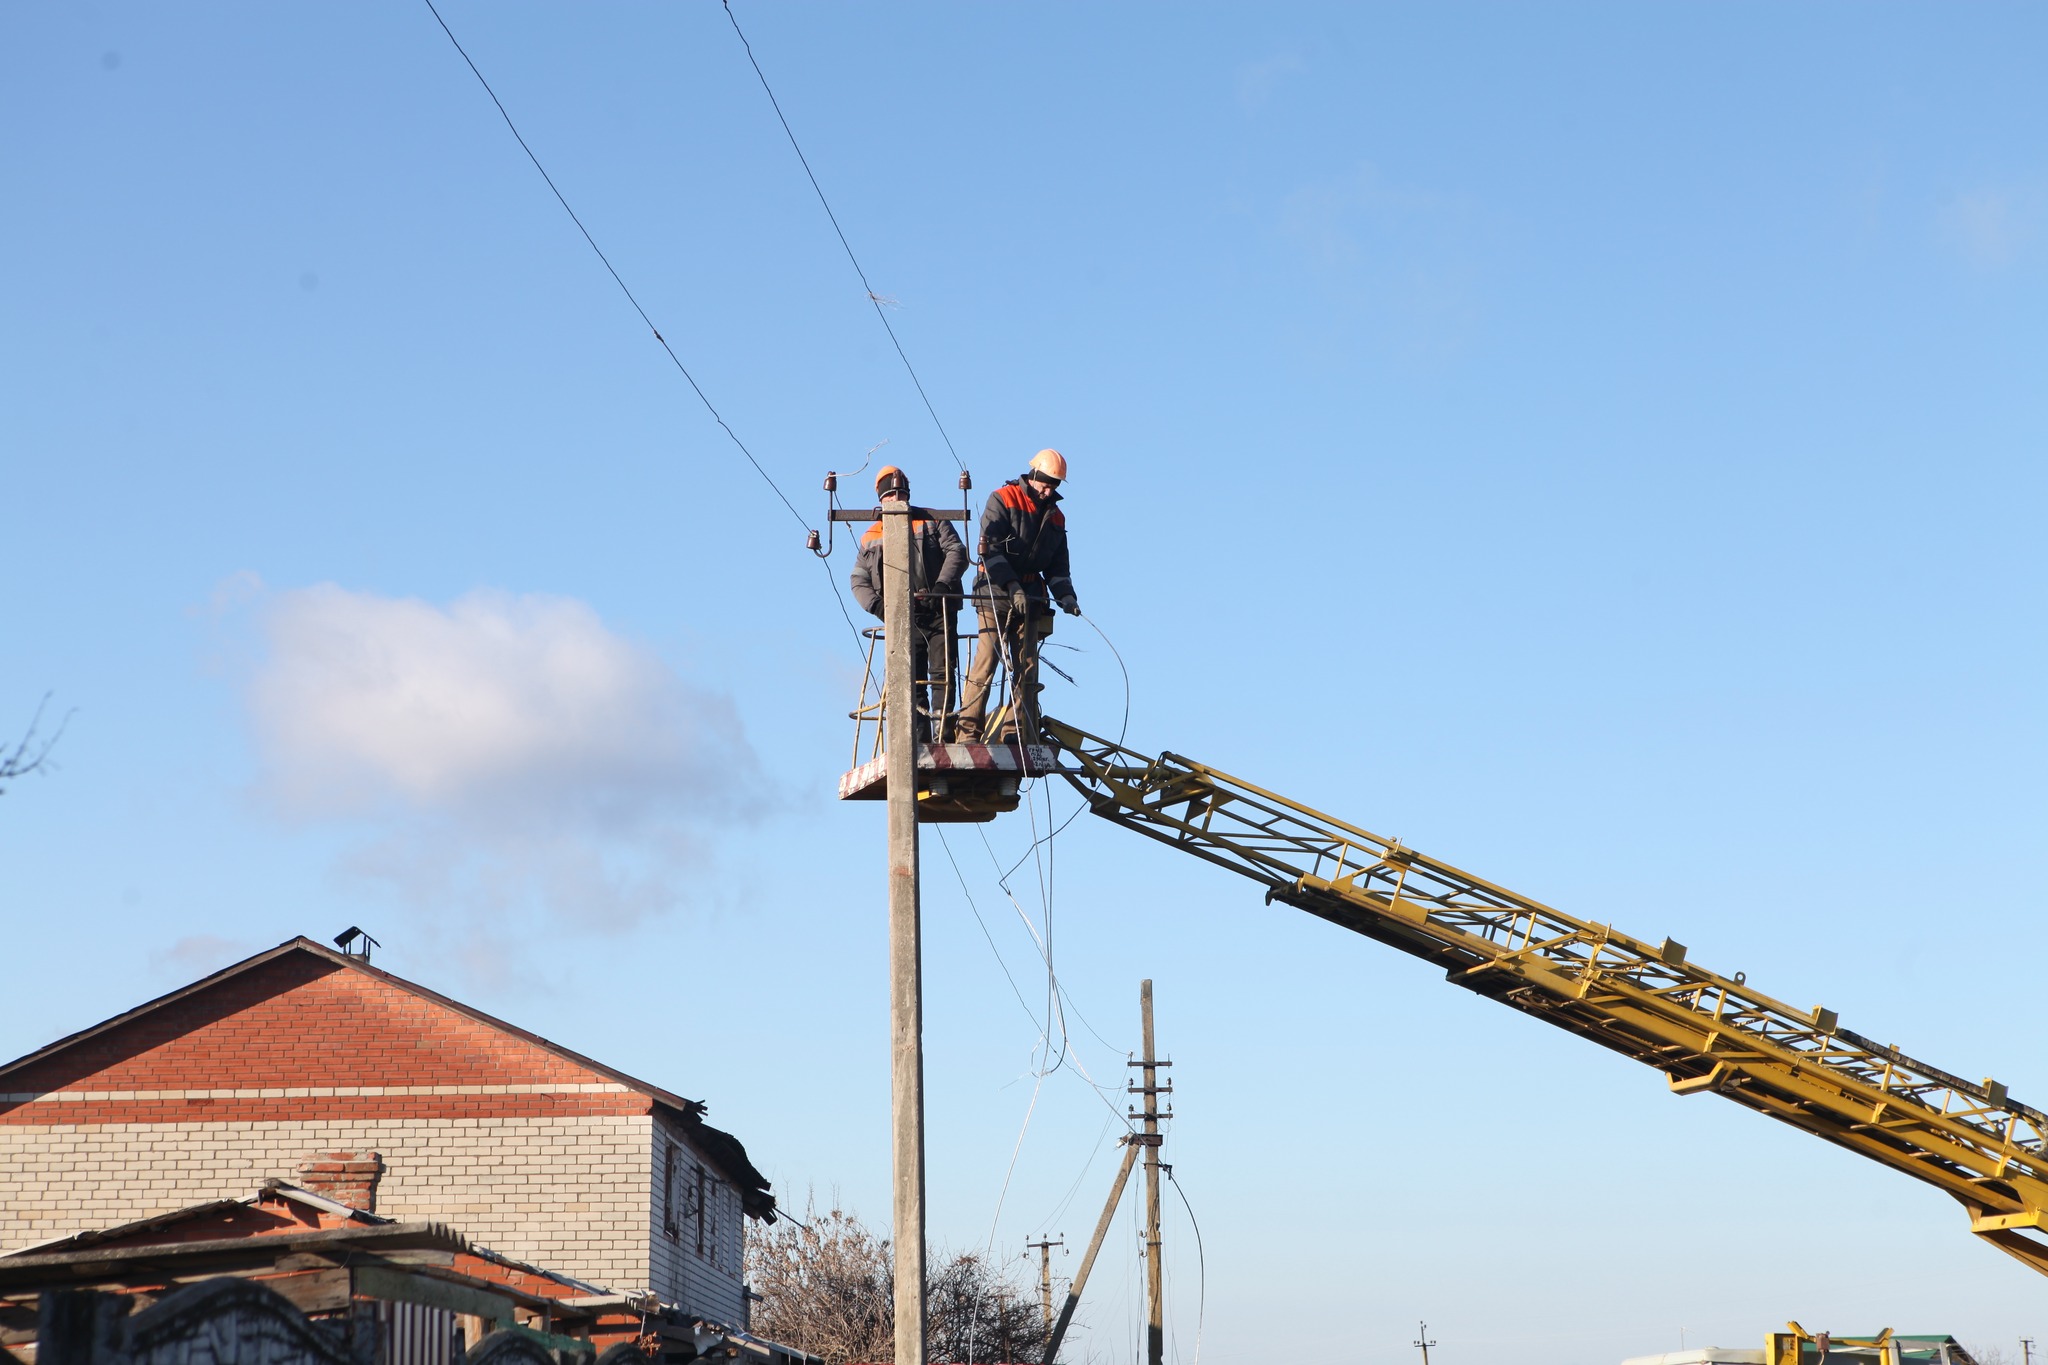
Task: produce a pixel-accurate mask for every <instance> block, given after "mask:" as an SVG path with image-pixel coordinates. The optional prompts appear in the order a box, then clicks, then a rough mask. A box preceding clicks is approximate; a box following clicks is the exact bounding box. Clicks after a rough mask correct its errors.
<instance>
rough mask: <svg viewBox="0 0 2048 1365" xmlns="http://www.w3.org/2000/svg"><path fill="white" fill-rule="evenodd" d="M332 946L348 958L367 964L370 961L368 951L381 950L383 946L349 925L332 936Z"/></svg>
mask: <svg viewBox="0 0 2048 1365" xmlns="http://www.w3.org/2000/svg"><path fill="white" fill-rule="evenodd" d="M357 945H361V946H360V947H359V946H357ZM334 946H335V947H337V948H339V949H341V950H342V951H343V952H344V953H347V954H348V955H349V956H350V957H359V958H361V959H362V960H363V961H365V962H368V961H369V960H370V949H372V948H382V947H383V946H384V945H383V944H381V943H379V942H377V940H376V939H374V938H371V937H370V936H369V935H368V934H366V933H364V932H363V931H362V930H360V929H358V928H356V926H355V925H353V924H351V925H350V926H349V927H348V928H346V929H344V930H342V931H341V932H340V933H338V934H336V935H335V936H334Z"/></svg>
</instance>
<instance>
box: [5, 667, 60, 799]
mask: <svg viewBox="0 0 2048 1365" xmlns="http://www.w3.org/2000/svg"><path fill="white" fill-rule="evenodd" d="M52 695H54V694H52V693H49V692H45V693H43V699H42V700H41V701H40V702H37V703H36V713H35V716H34V718H32V719H31V720H30V721H29V723H28V730H27V732H26V733H25V734H23V735H22V737H21V738H20V739H19V740H18V741H16V742H15V745H14V747H13V748H12V749H11V750H10V749H4V748H0V784H5V783H8V782H12V781H13V780H14V779H15V778H17V777H27V776H28V775H29V774H30V773H35V772H50V771H54V770H55V768H56V766H57V765H56V764H54V763H52V762H50V750H52V749H54V748H56V747H57V741H58V740H60V739H62V738H64V731H65V728H66V727H67V726H69V725H70V724H71V718H72V717H73V716H74V715H76V714H78V708H77V707H73V708H72V709H71V710H69V711H66V712H65V713H64V718H63V719H62V720H60V721H58V722H57V729H56V732H55V733H54V734H52V735H51V736H50V737H49V738H48V739H43V738H41V737H40V735H39V732H40V731H41V730H42V728H43V713H44V712H45V711H47V710H48V709H49V707H50V698H51V696H52ZM6 790H7V788H6V786H5V785H0V794H4V793H5V792H6Z"/></svg>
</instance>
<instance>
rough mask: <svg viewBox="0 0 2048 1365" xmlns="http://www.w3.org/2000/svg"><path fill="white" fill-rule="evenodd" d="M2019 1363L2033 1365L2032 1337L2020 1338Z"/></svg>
mask: <svg viewBox="0 0 2048 1365" xmlns="http://www.w3.org/2000/svg"><path fill="white" fill-rule="evenodd" d="M2020 1365H2034V1339H2033V1338H2032V1337H2021V1338H2020Z"/></svg>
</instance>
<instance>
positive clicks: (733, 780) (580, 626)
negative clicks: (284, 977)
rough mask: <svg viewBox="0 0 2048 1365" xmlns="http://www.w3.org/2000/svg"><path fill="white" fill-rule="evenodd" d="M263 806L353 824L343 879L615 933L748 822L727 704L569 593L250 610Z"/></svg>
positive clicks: (301, 602)
mask: <svg viewBox="0 0 2048 1365" xmlns="http://www.w3.org/2000/svg"><path fill="white" fill-rule="evenodd" d="M262 624H263V634H264V638H265V644H266V647H267V648H266V658H265V659H264V661H263V662H262V663H261V664H260V665H259V666H258V668H257V669H256V671H255V673H254V675H253V677H252V678H251V680H250V683H249V689H248V702H249V708H250V714H251V718H252V721H253V723H254V726H255V730H256V735H257V739H258V746H259V750H260V754H261V758H262V764H263V775H262V779H261V782H260V784H259V788H258V790H259V794H260V795H261V797H262V798H263V799H264V800H265V801H266V802H267V803H268V804H269V805H271V807H272V808H273V809H274V810H276V811H277V812H278V813H280V814H282V815H285V816H287V817H290V818H293V819H298V820H308V821H312V820H346V821H352V822H357V823H359V824H361V825H362V826H363V827H364V829H365V832H366V838H365V840H364V842H362V843H361V844H359V845H358V846H357V847H356V848H355V849H354V850H353V851H352V852H350V853H349V854H348V855H346V856H345V858H344V859H343V862H342V870H343V871H344V873H345V874H346V875H348V876H350V877H353V878H359V879H365V880H368V881H370V882H373V883H379V884H382V885H386V886H389V887H392V888H395V889H397V890H399V891H401V892H402V893H404V895H405V896H406V898H407V899H409V900H411V901H413V902H415V903H420V904H429V905H433V906H435V907H437V908H442V909H448V908H454V909H464V908H466V909H469V910H472V911H487V912H489V913H491V914H493V915H502V914H504V913H506V912H515V911H518V910H521V909H526V910H529V911H532V912H534V913H537V914H542V915H549V916H553V917H557V918H561V919H566V920H570V921H574V922H576V923H579V924H583V925H589V926H596V927H624V926H627V925H630V924H632V923H634V922H637V921H639V920H641V919H643V918H645V917H647V916H648V915H651V914H655V913H659V912H660V911H662V910H665V909H667V908H669V907H670V906H671V905H673V904H675V903H677V902H678V901H680V900H683V899H686V898H687V890H686V887H685V885H684V881H685V877H686V874H689V873H691V872H693V871H696V872H700V873H701V865H702V861H703V857H704V854H705V850H706V847H707V839H706V834H707V832H708V830H709V829H711V828H712V827H714V826H718V825H724V824H730V823H733V822H741V821H747V820H750V819H752V818H754V817H755V816H756V815H758V814H759V813H760V810H761V808H762V806H763V783H762V780H761V776H760V772H759V767H758V764H757V763H756V761H755V759H754V756H753V753H752V750H751V749H750V748H749V746H748V745H747V742H746V739H745V737H744V735H743V733H742V731H741V727H740V723H739V717H738V714H737V712H736V710H735V709H734V707H733V705H732V703H731V701H730V700H729V699H727V698H724V697H721V696H717V695H714V694H711V693H708V692H705V691H703V690H701V689H698V688H694V687H692V686H690V685H689V684H687V683H685V682H684V681H683V680H682V679H681V678H679V677H678V676H677V675H676V674H675V673H674V671H673V670H671V669H670V668H669V667H668V665H667V664H666V663H664V662H663V661H662V660H661V659H660V658H659V657H657V656H656V655H655V654H654V653H653V652H652V651H651V650H649V649H647V648H646V647H644V646H642V645H639V644H636V643H634V642H632V641H630V640H627V639H624V638H622V637H620V636H618V635H616V634H614V633H612V632H611V631H610V630H608V629H607V628H606V627H605V625H604V623H603V622H602V621H601V620H600V619H599V618H598V616H597V614H596V613H595V612H594V611H592V610H591V609H590V607H588V606H587V605H585V604H584V603H581V602H578V601H576V600H574V599H571V598H566V597H551V596H542V595H526V596H515V595H513V594H510V593H504V592H475V593H471V594H469V595H468V596H465V597H462V598H459V599H457V600H456V601H455V602H453V603H451V604H449V605H448V606H446V607H442V606H437V605H435V604H432V603H429V602H423V601H420V600H418V599H413V598H388V597H379V596H377V595H375V594H371V593H359V592H350V591H348V590H346V589H343V588H340V587H336V586H334V585H332V584H323V585H320V586H318V587H312V588H304V589H299V590H295V591H289V592H282V593H278V594H275V595H274V596H271V597H268V598H267V599H265V602H264V605H263V608H262Z"/></svg>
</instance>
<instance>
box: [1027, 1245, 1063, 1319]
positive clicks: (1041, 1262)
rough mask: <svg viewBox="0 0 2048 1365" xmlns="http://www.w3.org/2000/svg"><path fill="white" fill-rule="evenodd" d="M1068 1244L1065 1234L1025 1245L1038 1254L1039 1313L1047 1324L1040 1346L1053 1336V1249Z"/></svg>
mask: <svg viewBox="0 0 2048 1365" xmlns="http://www.w3.org/2000/svg"><path fill="white" fill-rule="evenodd" d="M1066 1244H1067V1243H1066V1234H1065V1233H1061V1234H1060V1236H1059V1238H1058V1240H1055V1239H1053V1238H1050V1237H1047V1238H1043V1239H1041V1240H1039V1241H1036V1242H1026V1243H1025V1244H1024V1245H1025V1247H1026V1249H1027V1250H1031V1251H1035V1252H1037V1253H1038V1313H1039V1317H1040V1318H1042V1319H1043V1320H1044V1323H1045V1332H1044V1335H1043V1336H1041V1337H1040V1338H1039V1345H1040V1346H1043V1345H1044V1344H1045V1342H1046V1340H1047V1339H1049V1338H1050V1337H1051V1336H1052V1249H1053V1248H1054V1247H1063V1246H1065V1245H1066Z"/></svg>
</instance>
